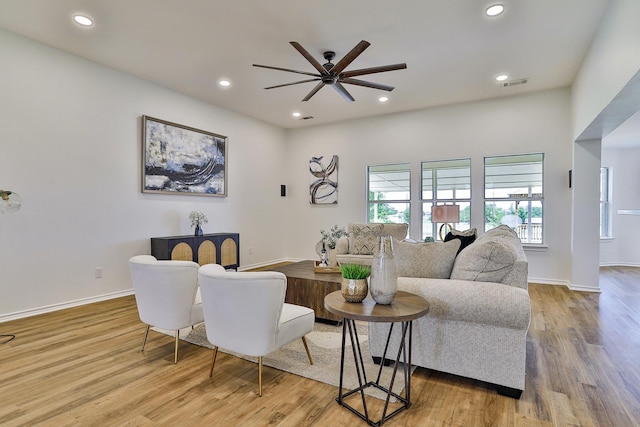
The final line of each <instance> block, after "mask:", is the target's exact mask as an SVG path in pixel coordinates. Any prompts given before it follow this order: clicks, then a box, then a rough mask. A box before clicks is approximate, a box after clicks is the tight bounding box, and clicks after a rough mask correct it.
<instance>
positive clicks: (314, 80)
mask: <svg viewBox="0 0 640 427" xmlns="http://www.w3.org/2000/svg"><path fill="white" fill-rule="evenodd" d="M318 80H320V77H318V78H317V79H309V80H300V81H299V82H293V83H285V84H281V85H275V86H269V87H265V89H275V88H277V87H285V86H292V85H299V84H300V83H309V82H317V81H318Z"/></svg>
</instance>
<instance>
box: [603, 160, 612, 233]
mask: <svg viewBox="0 0 640 427" xmlns="http://www.w3.org/2000/svg"><path fill="white" fill-rule="evenodd" d="M600 237H611V171H610V170H609V168H606V167H605V168H600Z"/></svg>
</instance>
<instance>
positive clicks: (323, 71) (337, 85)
mask: <svg viewBox="0 0 640 427" xmlns="http://www.w3.org/2000/svg"><path fill="white" fill-rule="evenodd" d="M289 43H291V45H292V46H293V47H294V48H295V49H296V50H297V51H298V52H300V53H301V54H302V56H304V57H305V58H306V59H307V61H309V62H310V63H311V65H313V67H314V68H315V69H316V70H318V73H309V72H306V71H298V70H290V69H288V68H280V67H272V66H269V65H258V64H253V66H254V67H260V68H269V69H271V70H280V71H287V72H290V73H298V74H304V75H307V76H312V77H313V78H312V79H307V80H300V81H297V82H293V83H285V84H281V85H276V86H269V87H265V89H275V88H278V87H284V86H291V85H297V84H300V83H309V82H315V81H319V82H320V83H318V84H317V85H316V86H315V87H314V88H313V89H311V92H309V93H308V94H307V96H305V97H304V99H303V101H308V100H309V99H311V97H312V96H313V95H315V94H316V93H317V92H318V91H319V90H320V89H322V87H323V86H325V85H329V86H332V87H333V88H334V89H335V90H336V91H337V92H338V93H339V94H340V95H341V96H342V97H343V98H344V99H345V100H346V101H348V102H353V101H355V99H354V98H353V96H351V94H350V93H349V92H347V90H346V89H345V87H344V86H343V83H344V84H351V85H356V86H364V87H369V88H373V89H380V90H386V91H392V90H393V89H394V87H393V86H387V85H383V84H378V83H371V82H367V81H364V80H360V79H354V78H353V77H356V76H363V75H365V74H374V73H383V72H385V71H393V70H403V69H405V68H407V64H404V63H403V64H393V65H382V66H379V67H370V68H361V69H359V70H351V71H344V70H345V68H347V67H348V66H349V64H351V63H352V62H353V60H354V59H356V58H357V57H358V56H359V55H360V54H361V53H362V52H364V50H365V49H366V48H368V47H369V46H370V45H371V43H369V42H368V41H365V40H362V41H361V42H360V43H358V44H357V45H356V46H355V47H354V48H353V49H351V51H350V52H349V53H347V54H346V55H345V56H344V57H342V59H341V60H340V61H338V62H337V63H335V64H333V63H331V60H332V59H333V58H334V57H335V56H336V53H335V52H333V51H330V50H329V51H326V52H324V55H323V56H324V59H326V60H327V63H326V64H320V63H319V62H318V61H316V59H315V58H314V57H313V56H311V54H310V53H309V52H307V51H306V50H305V48H303V47H302V46H301V45H300V43H298V42H289Z"/></svg>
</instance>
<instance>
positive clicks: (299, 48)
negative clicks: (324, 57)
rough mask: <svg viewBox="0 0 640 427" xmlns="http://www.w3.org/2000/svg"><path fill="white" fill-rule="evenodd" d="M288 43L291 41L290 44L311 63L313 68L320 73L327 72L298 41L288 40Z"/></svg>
mask: <svg viewBox="0 0 640 427" xmlns="http://www.w3.org/2000/svg"><path fill="white" fill-rule="evenodd" d="M289 43H291V46H293V47H294V48H295V49H296V50H297V51H298V52H300V53H301V54H302V56H304V57H305V58H306V59H307V61H309V62H310V63H311V65H313V68H315V69H316V70H318V71H319V72H320V74H327V70H325V69H324V67H323V66H322V65H321V64H320V63H319V62H318V61H317V60H316V59H315V58H314V57H313V56H311V54H310V53H309V52H307V50H306V49H305V48H303V47H302V45H301V44H300V43H298V42H289Z"/></svg>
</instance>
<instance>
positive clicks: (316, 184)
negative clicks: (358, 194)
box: [309, 155, 338, 205]
mask: <svg viewBox="0 0 640 427" xmlns="http://www.w3.org/2000/svg"><path fill="white" fill-rule="evenodd" d="M309 172H310V173H311V184H310V185H309V203H311V204H312V205H325V204H337V203H338V156H337V155H333V156H331V157H329V156H320V157H312V158H311V160H309Z"/></svg>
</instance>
